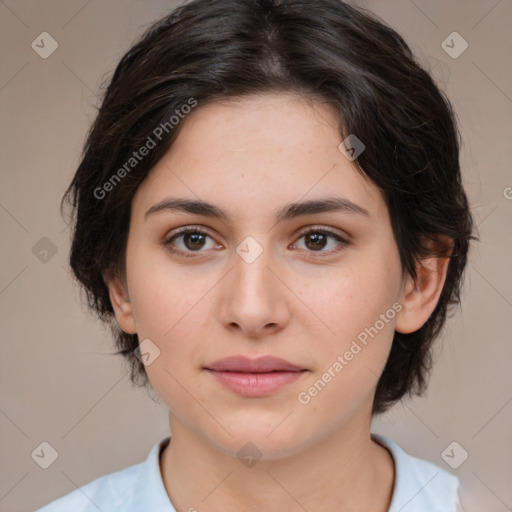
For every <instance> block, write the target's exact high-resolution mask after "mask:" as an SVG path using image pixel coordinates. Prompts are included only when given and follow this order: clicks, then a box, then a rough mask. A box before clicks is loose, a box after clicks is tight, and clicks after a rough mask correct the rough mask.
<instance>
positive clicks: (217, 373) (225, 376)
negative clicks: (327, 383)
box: [204, 356, 308, 397]
mask: <svg viewBox="0 0 512 512" xmlns="http://www.w3.org/2000/svg"><path fill="white" fill-rule="evenodd" d="M204 369H205V370H206V371H207V372H208V373H210V374H211V375H212V376H213V377H214V378H215V379H216V380H217V381H218V382H220V383H221V384H223V385H224V386H225V387H227V388H228V389H230V390H231V391H233V392H235V393H237V394H239V395H241V396H245V397H262V396H268V395H270V394H272V393H275V392H276V391H277V390H279V389H281V388H282V387H284V386H286V385H288V384H290V383H292V382H295V381H296V380H297V379H299V378H300V377H302V376H303V375H304V374H305V373H307V372H308V370H307V369H305V368H301V367H299V366H296V365H294V364H292V363H290V362H289V361H286V360H285V359H281V358H279V357H273V356H263V357H259V358H257V359H250V358H248V357H245V356H231V357H226V358H224V359H219V360H218V361H215V362H214V363H212V364H210V365H208V366H207V367H205V368H204Z"/></svg>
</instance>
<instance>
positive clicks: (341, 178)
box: [134, 93, 385, 218]
mask: <svg viewBox="0 0 512 512" xmlns="http://www.w3.org/2000/svg"><path fill="white" fill-rule="evenodd" d="M181 122H182V123H183V125H182V126H181V131H180V133H179V135H178V137H177V139H176V140H175V142H174V143H173V146H172V147H171V148H170V150H169V151H168V152H167V154H166V155H165V156H164V157H163V158H162V159H161V160H160V161H159V162H158V163H157V165H156V166H155V167H154V168H153V169H152V170H151V172H150V174H149V176H148V178H147V179H146V180H145V181H144V182H143V183H142V185H141V186H140V188H139V190H138V191H137V194H136V197H135V200H134V203H135V202H137V203H138V204H140V205H141V207H146V210H144V213H145V212H146V211H147V208H150V207H151V206H153V205H154V204H155V203H157V202H159V201H162V200H163V199H165V197H166V196H169V195H172V196H179V197H189V198H191V199H198V198H201V199H202V200H205V201H207V202H209V203H215V204H219V203H220V204H222V205H223V209H225V210H226V211H227V212H228V213H229V211H231V213H232V214H233V215H238V216H242V217H243V216H251V215H261V216H264V215H266V214H267V213H269V214H270V213H271V212H276V211H277V207H278V206H280V207H282V206H283V205H285V204H289V203H291V202H297V201H299V200H301V199H302V200H316V199H321V198H322V199H323V198H326V197H331V198H332V197H335V196H336V197H339V196H341V197H344V198H346V199H348V200H349V201H352V202H353V203H355V204H358V205H360V206H361V207H362V208H364V209H366V210H367V211H368V212H369V213H370V215H371V216H372V217H373V218H378V217H380V216H382V214H383V211H382V209H383V207H385V205H384V201H383V197H382V195H381V193H380V191H379V190H378V189H377V187H376V186H375V185H374V184H373V183H372V182H371V181H370V180H369V179H366V178H364V177H363V176H361V174H360V173H359V172H357V170H356V168H355V166H354V165H353V163H352V162H350V161H349V160H348V159H347V158H346V156H345V155H344V154H343V153H342V152H341V151H340V149H339V145H340V143H341V135H340V130H339V114H338V113H337V112H336V111H335V109H334V108H333V107H330V106H328V105H326V104H323V103H320V102H316V101H312V100H311V99H306V98H303V97H301V96H299V95H296V94H289V93H273V94H265V95H254V96H248V97H242V98H236V99H228V100H222V101H216V102H214V103H209V104H207V105H201V104H199V105H198V106H197V107H196V109H194V110H193V111H192V112H191V113H190V114H189V115H188V116H187V117H185V119H184V120H182V121H181ZM280 211H282V208H280Z"/></svg>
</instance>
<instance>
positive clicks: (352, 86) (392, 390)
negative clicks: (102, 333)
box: [61, 0, 478, 414]
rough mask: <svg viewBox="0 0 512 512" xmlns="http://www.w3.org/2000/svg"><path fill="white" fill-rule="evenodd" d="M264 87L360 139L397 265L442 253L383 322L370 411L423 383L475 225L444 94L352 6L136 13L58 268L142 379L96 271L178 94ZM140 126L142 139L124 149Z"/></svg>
mask: <svg viewBox="0 0 512 512" xmlns="http://www.w3.org/2000/svg"><path fill="white" fill-rule="evenodd" d="M272 92H291V93H297V94H299V95H302V96H304V97H307V98H311V99H315V100H317V101H321V102H324V103H325V102H327V103H328V104H329V105H330V106H332V107H333V108H334V109H335V111H336V112H337V113H338V114H339V126H340V136H341V137H342V139H345V138H346V137H347V136H348V135H351V134H355V135H356V136H357V138H358V139H360V140H361V141H363V143H364V145H365V150H364V151H363V152H362V153H361V154H360V155H359V157H358V158H357V159H356V160H354V162H353V163H354V164H355V167H356V169H357V171H358V172H359V173H360V174H361V175H362V176H363V177H365V179H370V180H371V181H372V182H373V183H374V184H375V185H376V186H377V187H378V188H379V189H380V190H381V191H382V193H383V196H384V198H385V201H386V204H387V207H388V209H389V213H390V219H391V224H392V229H393V234H394V238H395V241H396V244H397V247H398V250H399V254H400V261H401V265H402V272H403V273H404V275H405V273H408V274H409V275H410V276H412V277H413V278H414V279H416V278H417V272H416V265H417V264H418V263H419V262H420V261H421V259H422V258H425V257H429V256H430V257H432V256H438V257H447V258H449V263H448V270H447V276H446V280H445V283H444V287H443V289H442V292H441V295H440V298H439V301H438V303H437V305H436V307H435V309H434V311H433V312H432V314H431V315H430V317H429V318H428V320H427V321H426V323H425V324H424V325H423V326H422V327H421V328H420V329H418V330H417V331H415V332H412V333H407V334H403V333H398V332H396V331H395V333H394V338H393V343H392V347H391V351H390V354H389V357H388V360H387V363H386V366H385V368H384V371H383V373H382V375H381V376H380V379H379V381H378V384H377V388H376V392H375V397H374V403H373V413H374V414H376V413H381V412H383V411H385V410H386V409H387V408H388V407H389V406H390V405H391V404H392V403H394V402H396V401H397V400H400V399H401V398H402V397H403V396H404V395H405V394H406V393H407V394H409V395H411V396H412V394H421V393H422V392H423V391H424V390H425V388H426V384H427V381H428V375H429V373H430V370H431V367H432V354H431V345H432V342H433V341H434V339H435V338H436V337H437V336H438V335H439V333H440V331H441V329H442V327H443V325H444V324H445V321H446V318H447V315H448V314H449V312H450V311H451V310H452V309H453V307H454V306H455V305H457V304H458V303H460V291H461V284H462V277H463V272H464V269H465V267H466V262H467V255H468V250H469V244H470V240H471V239H475V240H477V239H478V238H477V237H475V236H474V235H473V230H474V229H476V228H475V227H474V221H473V218H472V215H471V213H470V210H469V206H468V200H467V197H466V194H465V192H464V188H463V185H462V180H461V171H460V167H459V144H460V134H459V132H458V129H457V124H456V119H455V115H454V113H453V110H452V107H451V105H450V102H449V100H448V99H447V97H446V95H445V94H444V93H443V92H442V91H440V90H439V89H438V88H437V86H436V84H435V83H434V80H433V79H432V77H431V76H430V75H429V73H428V72H427V71H426V70H424V69H423V68H422V67H421V66H420V65H419V64H418V63H417V62H416V60H415V58H414V57H413V55H412V52H411V50H410V48H409V47H408V46H407V44H406V43H405V41H404V40H403V39H402V37H401V36H400V35H399V34H397V33H396V32H395V31H394V30H393V29H391V28H390V27H388V26H387V25H386V24H385V23H383V22H382V21H381V20H380V19H379V18H377V17H376V16H375V15H373V14H371V13H369V12H367V11H364V10H362V9H361V8H356V7H353V6H350V5H347V4H346V3H344V2H342V1H341V0H315V1H314V2H311V1H309V0H295V1H283V0H193V1H191V2H189V3H186V4H184V5H182V6H180V7H179V8H177V9H175V10H174V11H172V12H171V13H170V14H169V15H167V16H166V17H164V18H163V19H160V20H159V21H157V22H156V23H154V24H153V25H152V26H150V27H149V29H147V30H146V31H145V33H144V34H143V35H142V37H141V38H140V39H139V40H138V42H137V43H136V44H135V45H134V46H133V47H132V48H131V49H130V50H129V51H128V52H127V53H126V54H125V55H124V56H123V57H122V58H121V60H120V62H119V63H118V65H117V67H116V69H115V71H114V73H113V76H112V78H111V79H110V82H109V83H108V85H107V87H106V91H105V93H104V97H103V101H102V104H101V106H100V108H99V109H98V114H97V117H96V119H95V121H94V123H93V125H92V127H91V129H90V131H89V133H88V136H87V140H86V143H85V146H84V150H83V154H82V158H81V162H80V164H79V167H78V169H77V171H76V173H75V175H74V177H73V179H72V182H71V184H70V185H69V188H68V189H67V190H66V193H65V195H64V197H63V198H62V202H61V212H62V208H63V206H64V203H65V202H67V203H68V205H70V206H71V209H72V222H73V228H74V229H73V232H72V244H71V251H70V260H69V261H70V266H71V269H72V271H73V273H74V276H75V278H76V279H77V280H78V282H79V283H80V284H81V285H82V287H83V289H85V291H86V296H87V303H88V306H89V308H90V309H91V310H92V312H94V313H95V314H96V315H97V316H98V317H99V318H100V319H101V320H102V321H104V322H105V323H106V324H107V325H109V326H110V328H111V330H112V334H113V336H114V338H115V344H116V349H117V352H116V354H122V355H123V356H124V357H125V358H126V360H127V363H128V364H129V366H130V368H131V380H132V382H133V383H134V384H136V385H144V386H147V387H150V383H149V379H148V377H147V374H146V372H145V369H144V365H143V363H142V362H141V361H140V360H139V359H138V358H137V357H135V356H134V350H135V349H136V348H137V347H138V343H139V340H138V337H137V335H136V334H133V335H132V334H128V333H125V332H123V331H122V330H121V329H120V328H119V326H118V324H117V322H116V321H115V316H114V311H113V308H112V304H111V302H110V298H109V292H108V288H107V286H106V282H105V276H106V275H116V276H125V257H126V242H127V238H128V231H129V225H130V211H131V202H132V198H133V196H134V194H135V193H136V191H137V189H138V187H139V186H140V184H141V183H142V182H143V180H144V179H145V178H146V177H147V175H148V173H149V172H150V170H151V169H152V167H153V166H154V165H155V164H156V163H157V162H158V161H159V160H160V159H161V158H162V157H163V156H164V154H165V153H166V152H167V151H168V150H169V148H170V147H171V146H172V144H173V141H174V140H175V139H176V137H177V135H178V134H179V132H180V130H181V129H182V127H183V125H184V124H186V123H183V122H179V119H178V117H179V118H182V117H183V115H181V114H182V113H185V112H188V111H189V110H190V108H189V110H187V109H186V108H185V106H186V105H194V102H197V103H195V104H197V105H199V107H198V108H200V107H201V105H205V104H207V103H210V102H214V101H217V100H229V99H234V98H236V97H244V96H247V95H251V94H264V93H272ZM173 116H174V118H175V119H177V120H178V122H177V123H176V122H175V121H171V119H172V118H173ZM176 116H178V117H176ZM158 130H159V131H158ZM157 134H158V135H157ZM150 139H151V140H152V141H153V142H155V144H154V147H151V148H150V149H148V151H147V155H146V156H145V157H144V158H140V159H134V156H133V153H134V151H136V150H138V149H140V148H142V147H143V146H144V145H146V146H147V147H149V143H148V141H149V140H150ZM128 162H130V164H129V165H128ZM107 192H108V193H107ZM447 239H448V240H449V243H446V240H447ZM443 240H445V243H443V242H442V241H443ZM431 242H436V243H434V244H432V243H431Z"/></svg>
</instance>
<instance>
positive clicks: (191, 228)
mask: <svg viewBox="0 0 512 512" xmlns="http://www.w3.org/2000/svg"><path fill="white" fill-rule="evenodd" d="M190 233H194V234H201V235H205V236H208V237H210V238H212V237H211V236H210V234H209V233H208V232H207V231H206V230H204V229H203V228H201V227H200V226H187V227H185V228H181V229H179V230H178V231H176V232H175V233H173V234H172V235H171V236H170V237H168V238H166V240H165V241H164V242H163V245H164V246H165V247H166V248H167V249H168V250H169V251H170V252H172V253H174V254H178V255H179V256H184V257H186V258H196V257H197V256H196V253H201V252H205V251H182V250H181V249H175V248H172V242H173V241H174V240H175V239H176V238H178V237H180V236H182V235H186V234H190ZM313 233H322V234H325V235H328V236H331V237H332V238H334V239H335V240H336V241H337V242H339V243H340V244H341V248H338V249H334V250H330V251H307V252H309V253H313V254H315V253H316V254H317V255H318V256H319V257H320V258H322V257H326V256H331V255H332V254H335V253H338V252H339V251H341V250H343V249H344V248H345V247H346V246H349V245H350V242H349V241H348V240H347V239H345V238H343V237H341V236H340V235H338V234H337V233H334V232H333V231H331V230H330V229H326V228H321V227H317V226H313V227H309V228H307V229H305V230H303V231H301V232H300V233H299V236H298V238H297V241H298V240H300V239H301V238H302V237H304V236H306V235H310V234H313ZM212 239H213V238H212Z"/></svg>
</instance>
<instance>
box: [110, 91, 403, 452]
mask: <svg viewBox="0 0 512 512" xmlns="http://www.w3.org/2000/svg"><path fill="white" fill-rule="evenodd" d="M337 119H338V118H337V115H336V113H335V112H334V111H333V110H331V109H330V108H329V107H327V106H325V105H322V104H319V103H312V102H307V101H305V100H304V99H302V98H300V97H298V96H295V95H291V94H273V95H261V96H250V97H245V98H244V99H243V100H237V101H234V100H229V101H225V102H222V103H219V102H217V103H214V104H211V105H207V106H202V107H201V106H200V105H199V106H198V107H197V108H196V109H195V110H194V111H193V112H192V113H190V114H189V115H188V117H187V118H186V119H185V121H182V122H184V123H185V124H184V125H183V127H182V131H181V133H180V135H179V137H178V138H177V140H176V142H175V143H174V145H173V147H172V148H171V150H170V151H169V152H168V153H167V154H166V156H165V157H164V158H163V159H162V160H161V161H160V162H159V163H158V164H157V165H156V166H155V167H154V168H153V169H152V171H151V173H150V175H149V176H148V178H147V179H146V180H145V181H144V182H143V184H142V185H141V186H140V187H139V189H138V191H137V193H136V195H135V197H134V199H133V203H132V212H131V221H130V230H129V236H128V244H127V253H126V269H127V271H126V288H124V292H122V291H121V292H120V291H119V288H116V286H118V284H117V285H115V286H114V285H112V286H111V297H113V302H114V301H117V306H115V309H116V316H117V319H118V322H119V324H120V326H121V328H122V329H123V330H125V331H126V332H130V333H135V332H136V333H137V334H138V337H139V340H141V341H142V340H146V339H149V340H150V342H149V343H150V345H146V346H147V347H152V348H151V350H150V352H152V351H154V350H155V348H154V347H155V346H156V347H157V348H158V350H159V351H160V354H159V355H158V357H156V359H154V360H153V361H152V362H151V364H149V365H148V366H146V371H147V373H148V376H149V378H150V381H151V383H152V385H153V387H154V389H155V391H156V392H157V393H158V395H159V396H160V397H161V399H162V401H163V402H164V403H165V404H166V406H167V407H168V408H169V411H170V417H171V430H174V427H175V428H178V427H180V428H181V427H183V428H186V429H188V430H189V431H190V432H193V433H194V434H195V435H197V436H198V437H200V438H201V439H203V440H205V441H206V442H208V443H209V444H210V445H211V446H214V447H216V448H218V449H219V450H222V451H223V452H224V453H230V454H236V452H237V451H238V450H239V449H240V447H241V446H243V445H244V444H245V443H247V442H252V443H253V444H255V445H256V446H257V447H258V449H259V450H260V451H261V452H262V453H263V456H264V457H266V458H268V459H272V458H279V457H282V456H284V455H286V454H292V453H298V452H300V451H302V450H306V449H307V448H309V447H312V446H314V445H315V444H317V443H320V442H322V441H324V440H326V439H328V438H329V437H330V436H331V437H332V436H333V435H334V434H336V433H339V432H348V431H350V430H351V429H352V430H353V429H356V428H359V429H360V428H361V425H362V424H365V425H366V424H368V425H369V421H370V419H371V406H372V400H373V395H374V392H375V386H376V384H377V380H378V377H379V376H380V374H381V372H382V370H383V368H384V365H385V362H386V359H387V356H388V354H389V351H390V347H391V342H392V339H393V334H394V329H395V327H396V322H397V321H398V319H399V318H400V315H401V314H403V313H399V311H400V309H401V305H400V301H401V300H402V299H403V296H404V293H405V291H404V290H405V286H404V285H405V283H404V282H403V280H402V270H401V266H400V259H399V253H398V249H397V247H396V244H395V241H394V237H393V232H392V229H391V224H390V218H389V215H388V211H387V208H386V205H385V202H384V199H383V197H382V195H381V193H380V191H379V190H378V189H377V188H376V186H375V185H374V184H373V183H372V182H370V181H369V180H365V179H364V178H363V177H362V176H361V175H360V174H359V173H358V172H357V171H356V170H355V169H354V167H353V165H352V162H351V161H349V160H348V159H347V157H346V156H345V155H344V154H343V153H342V152H341V151H340V150H339V148H338V146H339V145H340V143H341V137H340V135H339V126H338V124H337ZM171 200H173V201H177V200H180V201H181V200H187V201H201V202H206V203H209V204H210V205H213V206H214V207H215V208H203V209H201V208H197V207H196V208H195V209H194V208H190V207H186V206H183V203H181V206H179V205H178V203H177V202H175V203H171V202H170V201H171ZM326 200H331V203H327V206H329V204H330V208H329V207H326V203H324V202H325V201H326ZM166 201H167V203H166ZM309 202H318V203H317V204H316V206H317V208H316V209H315V208H314V206H315V205H314V203H310V205H309V206H310V207H309V209H308V208H306V207H301V206H296V207H294V208H290V205H291V204H292V203H298V205H303V203H309ZM336 202H337V203H336ZM335 203H336V204H337V205H338V207H337V208H333V204H335ZM320 204H323V207H318V206H319V205H320ZM189 205H190V203H189ZM347 205H348V206H347ZM303 206H304V205H303ZM215 212H222V214H223V215H222V216H217V215H213V213H215ZM185 228H186V229H187V230H189V232H188V233H183V232H182V230H183V229H185ZM116 290H117V291H116ZM122 293H126V295H127V296H129V299H130V300H129V302H123V299H122V298H121V295H122ZM116 294H117V295H116ZM147 343H148V342H146V344H147ZM153 354H154V352H153ZM231 356H243V357H245V358H248V359H250V360H254V359H257V358H260V357H262V356H272V357H275V358H280V359H282V360H285V361H286V362H288V363H289V364H290V365H292V366H286V365H285V364H284V363H283V362H282V361H281V362H276V361H272V360H270V361H268V360H267V362H266V363H267V364H268V365H269V366H265V365H262V366H257V367H250V366H247V364H248V363H247V360H245V366H244V361H242V362H240V361H238V362H236V361H235V362H234V363H233V362H231V366H230V365H229V361H228V362H224V364H223V363H222V361H221V362H220V363H219V360H222V359H224V358H228V357H231ZM150 357H151V359H152V358H153V357H154V355H153V356H150ZM270 370H272V372H270Z"/></svg>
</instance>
